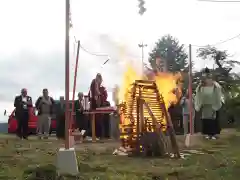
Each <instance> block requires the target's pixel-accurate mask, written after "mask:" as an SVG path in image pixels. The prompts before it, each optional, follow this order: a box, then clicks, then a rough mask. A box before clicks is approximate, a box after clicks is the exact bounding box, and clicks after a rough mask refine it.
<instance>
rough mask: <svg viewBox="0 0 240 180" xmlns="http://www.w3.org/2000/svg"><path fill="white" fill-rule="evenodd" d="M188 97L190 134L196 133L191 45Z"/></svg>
mask: <svg viewBox="0 0 240 180" xmlns="http://www.w3.org/2000/svg"><path fill="white" fill-rule="evenodd" d="M188 79H189V83H188V96H189V121H190V134H193V133H194V127H193V124H194V123H193V108H192V107H193V102H192V100H193V98H192V45H191V44H189V72H188Z"/></svg>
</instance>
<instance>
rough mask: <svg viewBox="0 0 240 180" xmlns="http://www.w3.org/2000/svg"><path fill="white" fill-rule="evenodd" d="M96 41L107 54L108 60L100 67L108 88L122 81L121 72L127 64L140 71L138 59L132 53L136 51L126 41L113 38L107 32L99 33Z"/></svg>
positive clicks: (122, 72)
mask: <svg viewBox="0 0 240 180" xmlns="http://www.w3.org/2000/svg"><path fill="white" fill-rule="evenodd" d="M97 42H98V43H99V47H100V49H101V52H104V53H105V54H108V55H109V61H108V62H107V63H106V64H105V65H104V66H102V68H101V73H102V74H103V76H104V82H105V83H106V84H105V85H106V86H107V87H108V88H109V87H110V88H113V87H114V86H115V85H116V84H118V85H120V84H121V83H122V82H121V81H122V77H123V74H124V72H125V71H126V69H127V66H129V65H131V66H132V67H134V69H135V70H136V71H137V72H139V73H140V72H141V69H142V68H141V67H142V65H141V63H139V61H140V59H139V57H137V56H134V54H137V53H136V51H134V49H133V48H131V47H130V46H128V44H127V43H126V42H123V41H121V40H116V39H113V38H112V37H111V36H109V35H107V34H101V35H99V36H98V41H97ZM140 62H141V61H140Z"/></svg>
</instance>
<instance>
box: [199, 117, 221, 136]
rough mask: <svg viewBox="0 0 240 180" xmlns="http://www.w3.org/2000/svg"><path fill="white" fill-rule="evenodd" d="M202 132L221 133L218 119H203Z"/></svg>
mask: <svg viewBox="0 0 240 180" xmlns="http://www.w3.org/2000/svg"><path fill="white" fill-rule="evenodd" d="M201 121H202V134H205V135H209V136H214V135H216V134H220V125H219V120H218V119H202V120H201Z"/></svg>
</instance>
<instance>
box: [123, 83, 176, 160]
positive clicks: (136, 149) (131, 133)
mask: <svg viewBox="0 0 240 180" xmlns="http://www.w3.org/2000/svg"><path fill="white" fill-rule="evenodd" d="M121 119H122V120H121V123H120V133H121V135H120V139H121V141H122V146H123V147H125V148H126V149H130V151H131V153H132V154H141V153H143V154H145V155H146V154H149V153H151V155H157V154H158V155H165V154H170V153H173V154H175V156H176V157H179V156H180V155H179V150H178V145H177V142H176V137H175V131H174V128H173V125H172V121H171V119H170V116H169V115H168V113H167V110H166V108H165V104H164V100H163V97H162V96H161V94H160V93H159V91H158V88H157V85H156V83H155V81H146V80H136V81H135V83H133V84H132V85H131V88H130V89H129V92H128V94H127V99H126V102H125V103H124V104H123V105H122V108H121ZM170 144H171V146H170Z"/></svg>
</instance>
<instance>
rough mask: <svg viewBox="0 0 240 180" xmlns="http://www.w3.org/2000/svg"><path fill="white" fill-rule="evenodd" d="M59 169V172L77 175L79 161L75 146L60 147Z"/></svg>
mask: <svg viewBox="0 0 240 180" xmlns="http://www.w3.org/2000/svg"><path fill="white" fill-rule="evenodd" d="M57 169H58V172H59V174H68V175H73V176H75V175H77V174H78V173H79V171H78V163H77V157H76V152H75V149H74V148H69V149H65V148H60V149H59V151H58V153H57Z"/></svg>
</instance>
